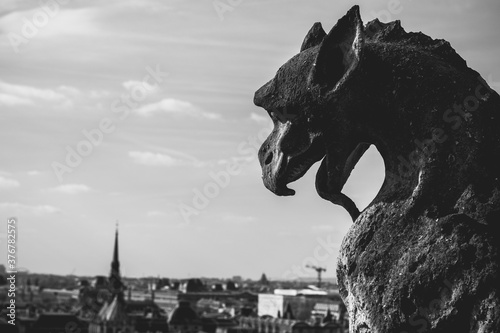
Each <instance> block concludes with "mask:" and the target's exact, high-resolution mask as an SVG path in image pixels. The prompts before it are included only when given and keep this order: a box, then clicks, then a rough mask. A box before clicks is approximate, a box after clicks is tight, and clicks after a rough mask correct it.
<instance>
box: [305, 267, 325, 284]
mask: <svg viewBox="0 0 500 333" xmlns="http://www.w3.org/2000/svg"><path fill="white" fill-rule="evenodd" d="M306 267H307V268H312V269H314V270H315V271H316V272H317V273H318V288H321V273H322V272H326V268H323V267H319V266H313V265H306Z"/></svg>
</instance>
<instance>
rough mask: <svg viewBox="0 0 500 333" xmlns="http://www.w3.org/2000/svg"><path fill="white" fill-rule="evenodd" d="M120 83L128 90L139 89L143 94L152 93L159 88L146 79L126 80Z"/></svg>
mask: <svg viewBox="0 0 500 333" xmlns="http://www.w3.org/2000/svg"><path fill="white" fill-rule="evenodd" d="M122 85H123V87H124V88H125V89H127V90H128V91H129V92H131V91H132V90H139V91H141V92H144V94H145V96H149V95H153V94H155V93H157V92H158V91H159V90H160V88H159V86H158V85H152V84H149V83H147V82H146V81H137V80H128V81H125V82H123V83H122Z"/></svg>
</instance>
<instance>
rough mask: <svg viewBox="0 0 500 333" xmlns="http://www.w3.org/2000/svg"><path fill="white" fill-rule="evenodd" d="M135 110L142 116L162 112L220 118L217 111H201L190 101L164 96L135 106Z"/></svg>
mask: <svg viewBox="0 0 500 333" xmlns="http://www.w3.org/2000/svg"><path fill="white" fill-rule="evenodd" d="M135 112H136V113H138V114H140V115H142V116H151V115H153V114H158V113H160V114H161V113H163V114H170V115H175V116H188V117H195V118H204V119H212V120H214V119H220V118H221V115H220V114H218V113H212V112H206V111H203V110H201V109H199V108H197V107H195V106H194V105H193V104H191V103H190V102H186V101H182V100H179V99H174V98H164V99H162V100H161V101H158V102H154V103H149V104H145V105H143V106H141V107H139V108H137V109H136V110H135Z"/></svg>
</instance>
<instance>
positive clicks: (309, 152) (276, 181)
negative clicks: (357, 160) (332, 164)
mask: <svg viewBox="0 0 500 333" xmlns="http://www.w3.org/2000/svg"><path fill="white" fill-rule="evenodd" d="M278 139H279V136H278ZM276 141H279V140H273V137H272V136H270V137H269V138H268V140H266V142H264V144H263V145H262V147H261V148H260V151H259V161H260V165H261V167H262V178H263V181H264V185H265V186H266V188H267V189H269V190H270V191H271V192H273V193H274V194H276V195H280V196H289V195H294V194H295V191H294V190H292V189H290V188H289V187H288V184H290V183H292V182H294V181H296V180H298V179H300V178H301V177H302V176H304V174H305V173H306V172H307V171H308V170H309V168H310V167H311V166H312V165H313V164H314V163H316V162H317V161H319V160H321V159H322V158H323V157H324V156H325V151H324V148H323V145H322V144H321V143H320V142H319V140H313V142H312V143H310V144H309V145H308V146H306V147H305V148H304V149H303V151H301V152H300V153H294V154H293V155H292V154H287V153H285V152H284V151H283V150H282V149H280V145H277V144H276V143H277V142H276ZM272 143H275V144H274V145H273V144H272Z"/></svg>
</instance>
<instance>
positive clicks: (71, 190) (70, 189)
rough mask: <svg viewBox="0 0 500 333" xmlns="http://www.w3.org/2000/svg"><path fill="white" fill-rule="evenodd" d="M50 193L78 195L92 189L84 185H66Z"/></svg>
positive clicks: (55, 188) (52, 189)
mask: <svg viewBox="0 0 500 333" xmlns="http://www.w3.org/2000/svg"><path fill="white" fill-rule="evenodd" d="M49 191H50V192H58V193H65V194H78V193H85V192H89V191H90V187H88V186H87V185H84V184H64V185H59V186H57V187H54V188H51V189H49Z"/></svg>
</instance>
